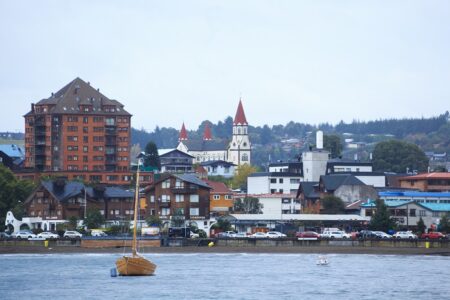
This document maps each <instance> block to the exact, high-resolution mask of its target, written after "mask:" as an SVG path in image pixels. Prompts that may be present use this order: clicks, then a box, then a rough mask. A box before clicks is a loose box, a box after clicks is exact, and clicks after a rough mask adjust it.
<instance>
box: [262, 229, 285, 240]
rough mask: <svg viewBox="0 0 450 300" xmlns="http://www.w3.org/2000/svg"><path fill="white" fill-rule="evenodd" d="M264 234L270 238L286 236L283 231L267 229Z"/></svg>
mask: <svg viewBox="0 0 450 300" xmlns="http://www.w3.org/2000/svg"><path fill="white" fill-rule="evenodd" d="M266 236H267V237H268V238H271V239H279V238H284V237H286V235H285V234H284V233H281V232H279V231H269V232H267V233H266Z"/></svg>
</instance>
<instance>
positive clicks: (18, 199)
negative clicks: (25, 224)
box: [0, 164, 35, 224]
mask: <svg viewBox="0 0 450 300" xmlns="http://www.w3.org/2000/svg"><path fill="white" fill-rule="evenodd" d="M34 188H35V184H34V183H33V182H31V181H26V180H18V179H17V178H16V177H15V176H14V174H13V173H12V172H11V170H9V169H8V168H6V167H5V166H3V164H0V224H4V223H5V217H6V213H7V212H8V211H12V212H13V214H14V216H15V217H16V218H18V219H21V218H22V217H23V215H24V213H25V210H24V202H25V200H26V199H27V198H28V196H29V195H30V194H31V192H32V191H33V189H34Z"/></svg>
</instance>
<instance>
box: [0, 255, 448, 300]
mask: <svg viewBox="0 0 450 300" xmlns="http://www.w3.org/2000/svg"><path fill="white" fill-rule="evenodd" d="M147 256H149V257H150V255H147ZM117 257H118V254H52V255H42V254H39V255H37V254H36V255H29V254H21V255H17V254H11V255H0V299H44V298H47V297H48V299H347V300H350V299H388V298H391V299H450V281H449V278H450V258H449V257H439V256H433V257H424V256H377V255H327V257H328V259H329V261H330V264H329V265H328V266H317V265H316V259H317V257H318V255H315V254H155V255H151V259H152V260H153V261H154V262H155V263H156V264H157V265H158V269H157V270H156V276H150V277H115V278H113V277H110V268H112V267H113V266H114V262H115V259H116V258H117Z"/></svg>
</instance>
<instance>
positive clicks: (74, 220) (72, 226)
mask: <svg viewBox="0 0 450 300" xmlns="http://www.w3.org/2000/svg"><path fill="white" fill-rule="evenodd" d="M77 224H78V218H77V217H75V216H71V217H70V218H69V225H68V228H69V229H70V230H75V229H77Z"/></svg>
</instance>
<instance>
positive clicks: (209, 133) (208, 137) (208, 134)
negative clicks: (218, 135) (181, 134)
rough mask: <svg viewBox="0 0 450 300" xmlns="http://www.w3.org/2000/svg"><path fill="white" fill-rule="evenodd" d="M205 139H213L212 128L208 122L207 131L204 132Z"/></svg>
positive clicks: (206, 124)
mask: <svg viewBox="0 0 450 300" xmlns="http://www.w3.org/2000/svg"><path fill="white" fill-rule="evenodd" d="M203 140H204V141H210V140H212V134H211V128H209V124H208V123H205V131H204V132H203Z"/></svg>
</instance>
